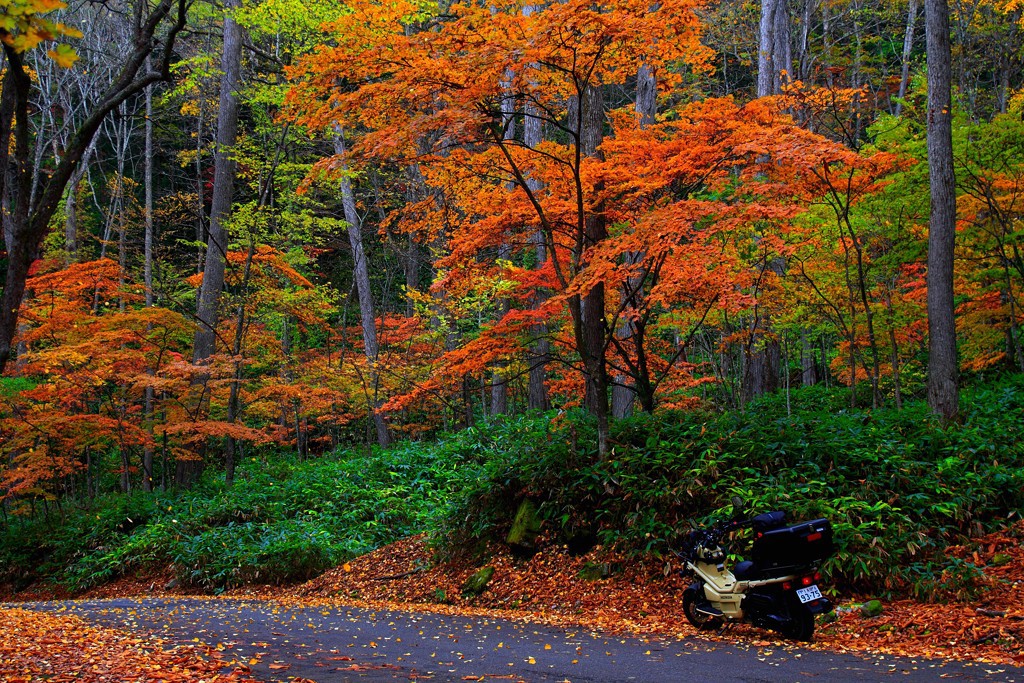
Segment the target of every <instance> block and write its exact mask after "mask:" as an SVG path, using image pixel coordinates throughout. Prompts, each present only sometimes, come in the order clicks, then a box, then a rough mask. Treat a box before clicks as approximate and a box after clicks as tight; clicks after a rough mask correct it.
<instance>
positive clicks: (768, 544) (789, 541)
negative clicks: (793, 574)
mask: <svg viewBox="0 0 1024 683" xmlns="http://www.w3.org/2000/svg"><path fill="white" fill-rule="evenodd" d="M832 552H833V546H832V524H831V523H830V522H829V521H828V520H827V519H815V520H811V521H810V522H800V523H799V524H793V525H791V526H785V527H781V528H778V529H772V530H770V531H765V532H763V533H759V534H758V535H757V538H755V539H754V546H753V549H752V554H751V559H752V560H753V561H754V564H756V565H757V567H758V569H759V570H761V571H764V570H766V569H777V568H781V567H797V566H800V565H811V564H816V563H818V562H821V561H822V560H825V559H827V558H828V557H829V556H830V555H832Z"/></svg>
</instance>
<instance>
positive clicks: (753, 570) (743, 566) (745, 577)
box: [732, 560, 761, 581]
mask: <svg viewBox="0 0 1024 683" xmlns="http://www.w3.org/2000/svg"><path fill="white" fill-rule="evenodd" d="M760 573H761V572H760V570H759V569H758V568H757V567H756V566H755V565H754V563H753V562H751V561H750V560H744V561H743V562H740V563H738V564H737V565H736V566H735V567H733V568H732V575H733V576H735V577H736V580H737V581H751V580H753V579H756V578H757V577H758V574H760Z"/></svg>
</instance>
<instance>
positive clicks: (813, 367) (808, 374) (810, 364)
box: [800, 330, 818, 387]
mask: <svg viewBox="0 0 1024 683" xmlns="http://www.w3.org/2000/svg"><path fill="white" fill-rule="evenodd" d="M800 366H801V373H800V383H801V384H803V385H804V386H805V387H812V386H814V385H815V384H817V383H818V372H817V370H818V368H817V364H816V363H815V362H814V350H813V349H812V348H811V340H810V338H809V337H808V336H807V330H800Z"/></svg>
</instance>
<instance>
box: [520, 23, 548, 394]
mask: <svg viewBox="0 0 1024 683" xmlns="http://www.w3.org/2000/svg"><path fill="white" fill-rule="evenodd" d="M536 10H537V7H535V6H534V5H525V6H524V7H523V15H524V16H530V15H531V14H533V13H534V12H535V11H536ZM540 116H541V113H540V112H539V111H538V110H537V108H536V106H535V105H534V104H533V103H531V102H527V103H526V104H525V105H524V107H523V144H524V145H526V146H527V147H529V148H530V149H535V148H536V147H537V146H538V145H539V144H540V143H541V141H542V138H543V133H544V130H543V124H542V122H541V118H540ZM526 185H527V187H528V188H529V190H530V192H533V193H534V194H536V193H538V192H540V190H541V188H542V187H543V184H542V183H541V182H540V181H539V180H537V179H536V178H532V177H527V178H526ZM533 243H534V255H535V256H536V260H537V268H543V267H544V263H545V262H546V261H547V258H548V255H547V247H546V245H545V242H544V232H543V231H542V230H538V231H537V232H536V233H535V234H534V237H533ZM534 296H535V298H534V306H535V307H539V306H540V305H541V304H543V302H544V299H545V298H546V294H545V293H544V292H543V291H541V290H540V289H538V291H537V292H536V294H535V295H534ZM531 333H532V335H533V337H534V339H535V341H534V343H533V346H532V348H531V349H530V352H529V362H530V375H529V382H528V387H527V399H526V400H527V407H528V408H530V409H531V410H547V409H548V408H549V407H550V406H551V404H550V402H549V400H548V387H547V375H548V369H547V364H548V360H549V357H550V354H551V344H550V342H549V341H548V329H547V325H545V324H543V323H541V324H537V325H534V326H533V329H532V330H531Z"/></svg>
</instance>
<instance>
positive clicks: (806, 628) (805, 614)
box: [779, 607, 814, 643]
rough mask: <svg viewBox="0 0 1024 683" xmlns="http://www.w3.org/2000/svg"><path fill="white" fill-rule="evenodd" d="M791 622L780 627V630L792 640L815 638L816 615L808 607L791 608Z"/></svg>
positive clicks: (806, 640) (802, 640)
mask: <svg viewBox="0 0 1024 683" xmlns="http://www.w3.org/2000/svg"><path fill="white" fill-rule="evenodd" d="M789 616H790V622H789V624H788V625H786V626H784V627H782V628H781V629H779V632H780V633H781V634H782V635H783V636H785V637H786V638H789V639H790V640H799V641H801V642H804V643H806V642H810V641H811V640H814V615H813V614H811V611H810V610H809V609H807V608H806V607H797V608H795V609H793V610H791V614H790V615H789Z"/></svg>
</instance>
